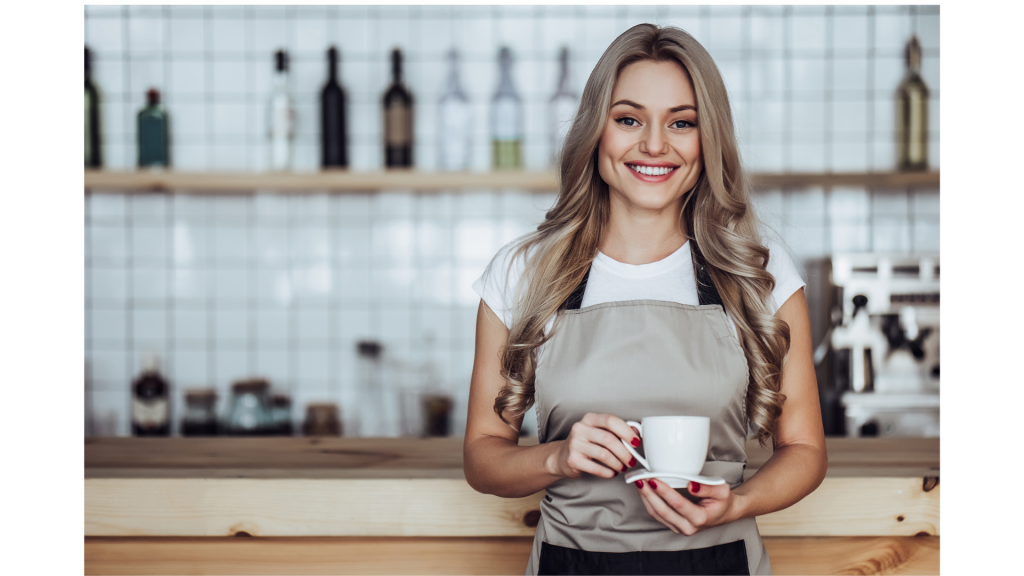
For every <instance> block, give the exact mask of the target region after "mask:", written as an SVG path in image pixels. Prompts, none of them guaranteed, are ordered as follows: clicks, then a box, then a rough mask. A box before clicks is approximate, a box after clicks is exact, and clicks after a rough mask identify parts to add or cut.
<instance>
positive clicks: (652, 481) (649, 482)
mask: <svg viewBox="0 0 1024 576" xmlns="http://www.w3.org/2000/svg"><path fill="white" fill-rule="evenodd" d="M647 483H648V484H650V485H651V490H657V489H658V485H657V484H655V483H654V480H648V481H647Z"/></svg>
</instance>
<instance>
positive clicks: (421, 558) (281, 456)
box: [85, 438, 940, 574]
mask: <svg viewBox="0 0 1024 576" xmlns="http://www.w3.org/2000/svg"><path fill="white" fill-rule="evenodd" d="M530 442H531V441H529V440H526V441H525V442H524V443H530ZM533 442H535V440H534V441H533ZM828 449H829V457H830V458H829V462H830V465H829V471H828V476H827V477H826V479H825V481H824V482H823V483H822V485H821V486H820V487H819V488H818V490H816V491H815V492H814V493H812V494H811V495H810V496H808V497H807V498H805V499H804V500H803V501H801V502H799V503H797V504H796V505H794V506H792V507H790V508H788V509H786V510H782V511H779V512H775V513H773V514H769V515H766V516H762V517H759V518H758V525H759V527H760V530H761V534H762V535H763V536H765V541H766V546H768V549H769V554H770V555H771V557H772V565H773V567H774V569H775V572H776V573H777V574H784V573H818V574H825V573H840V572H844V573H849V570H857V573H871V572H879V571H882V572H885V573H908V574H909V573H938V536H939V492H940V490H939V482H938V477H939V442H938V439H903V440H865V439H845V438H835V439H830V440H829V441H828ZM769 456H770V450H765V449H761V448H758V447H757V446H756V444H754V443H751V444H750V445H748V468H747V472H746V475H747V476H748V477H749V476H750V475H752V474H753V473H754V472H755V471H756V469H757V468H758V467H759V466H760V465H761V464H763V463H764V461H765V460H767V458H768V457H769ZM541 496H542V494H535V495H533V496H530V497H527V498H509V499H506V498H498V497H495V496H488V495H484V494H480V493H478V492H476V491H474V490H473V489H472V488H470V487H469V485H468V484H466V481H465V478H464V476H463V473H462V439H461V438H444V439H427V440H414V439H386V438H372V439H341V438H333V439H332V438H210V439H181V438H170V439H135V438H111V439H98V440H87V441H86V446H85V536H86V573H87V574H88V573H106V574H120V573H135V574H157V573H194V574H212V573H223V574H244V573H252V574H256V573H261V574H262V573H303V574H305V573H321V574H323V573H337V574H349V573H393V574H398V573H481V574H483V573H521V572H522V569H523V567H525V563H526V555H528V553H529V545H530V541H531V540H530V537H531V536H532V535H533V532H534V530H535V528H534V527H535V526H536V517H537V514H538V513H537V508H538V502H539V501H540V498H541ZM233 536H251V537H255V538H233ZM811 549H813V550H814V551H813V552H810V551H809V550H811ZM371 551H372V552H371ZM456 557H457V558H459V560H457V561H456V560H455V558H456ZM275 559H276V560H275ZM453 562H454V564H453ZM872 567H873V568H872Z"/></svg>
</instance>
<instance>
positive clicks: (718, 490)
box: [687, 482, 732, 500]
mask: <svg viewBox="0 0 1024 576" xmlns="http://www.w3.org/2000/svg"><path fill="white" fill-rule="evenodd" d="M687 488H688V489H689V492H690V494H693V495H694V496H698V497H700V498H716V499H718V500H724V499H726V498H728V497H729V493H730V492H732V489H731V488H729V485H728V484H717V485H712V484H698V483H697V482H690V483H689V484H688V485H687Z"/></svg>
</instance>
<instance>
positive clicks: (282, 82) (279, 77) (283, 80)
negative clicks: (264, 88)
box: [271, 70, 288, 92]
mask: <svg viewBox="0 0 1024 576" xmlns="http://www.w3.org/2000/svg"><path fill="white" fill-rule="evenodd" d="M271 86H272V87H273V89H274V91H275V92H285V91H287V90H288V72H285V71H282V70H277V71H275V72H274V75H273V77H272V78H271Z"/></svg>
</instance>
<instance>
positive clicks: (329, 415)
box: [302, 402, 341, 436]
mask: <svg viewBox="0 0 1024 576" xmlns="http://www.w3.org/2000/svg"><path fill="white" fill-rule="evenodd" d="M302 433H303V434H305V435H306V436H341V418H340V417H339V416H338V405H337V404H335V403H333V402H324V403H320V404H309V405H308V406H306V421H305V422H304V423H303V424H302Z"/></svg>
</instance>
